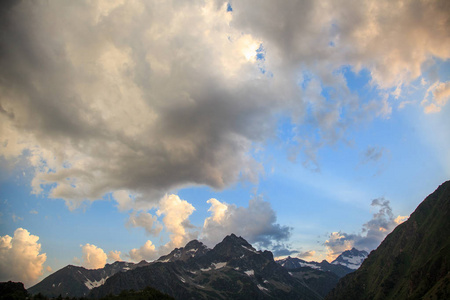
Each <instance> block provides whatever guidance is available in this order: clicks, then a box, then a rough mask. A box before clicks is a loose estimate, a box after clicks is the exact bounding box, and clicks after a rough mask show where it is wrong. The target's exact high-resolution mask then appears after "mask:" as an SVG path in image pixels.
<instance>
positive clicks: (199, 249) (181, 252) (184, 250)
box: [156, 240, 211, 263]
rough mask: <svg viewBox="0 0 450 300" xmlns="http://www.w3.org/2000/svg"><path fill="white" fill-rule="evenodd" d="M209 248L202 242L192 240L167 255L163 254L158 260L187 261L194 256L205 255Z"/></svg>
mask: <svg viewBox="0 0 450 300" xmlns="http://www.w3.org/2000/svg"><path fill="white" fill-rule="evenodd" d="M209 250H211V249H209V248H208V247H206V246H205V245H204V244H203V243H202V242H199V241H197V240H192V241H190V242H189V243H187V244H186V246H185V247H181V248H175V249H174V250H172V252H170V253H169V254H167V255H163V256H161V257H160V258H158V259H157V260H156V262H163V263H166V262H173V261H177V260H181V261H187V260H188V259H190V258H192V257H200V256H203V255H205V254H206V253H207V252H208V251H209Z"/></svg>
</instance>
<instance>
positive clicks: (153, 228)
mask: <svg viewBox="0 0 450 300" xmlns="http://www.w3.org/2000/svg"><path fill="white" fill-rule="evenodd" d="M126 225H127V226H128V227H142V228H144V229H145V232H146V233H147V234H150V235H158V234H159V233H160V232H161V230H162V229H163V227H162V225H161V224H160V223H159V222H158V220H157V217H156V216H153V215H152V214H150V213H148V212H132V213H131V214H130V217H129V218H128V221H127V224H126Z"/></svg>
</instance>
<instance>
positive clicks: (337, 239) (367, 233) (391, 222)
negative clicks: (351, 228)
mask: <svg viewBox="0 0 450 300" xmlns="http://www.w3.org/2000/svg"><path fill="white" fill-rule="evenodd" d="M371 205H372V206H373V207H377V208H379V210H378V212H377V213H375V214H374V215H373V217H372V219H371V220H370V221H368V222H367V223H365V224H363V226H362V230H361V233H358V234H348V233H344V232H332V233H331V234H330V236H329V238H328V239H327V240H326V241H325V247H326V248H327V250H328V256H327V260H329V261H332V260H334V259H335V258H336V257H337V256H338V255H339V254H341V253H342V252H343V251H345V250H350V249H351V248H353V247H355V248H356V249H358V250H366V251H371V250H373V249H375V248H376V247H378V245H379V244H380V243H381V242H382V241H383V240H384V238H385V237H386V235H388V234H389V233H390V232H391V231H392V230H393V229H394V228H395V227H396V226H397V225H398V224H401V223H402V222H404V221H406V220H407V218H408V217H405V216H397V217H395V216H394V214H393V212H392V208H391V206H390V204H389V200H386V199H384V198H378V199H374V200H372V203H371Z"/></svg>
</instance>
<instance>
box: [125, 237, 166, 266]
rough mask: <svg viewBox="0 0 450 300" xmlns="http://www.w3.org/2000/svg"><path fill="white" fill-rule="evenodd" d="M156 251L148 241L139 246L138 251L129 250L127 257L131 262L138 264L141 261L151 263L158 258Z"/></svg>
mask: <svg viewBox="0 0 450 300" xmlns="http://www.w3.org/2000/svg"><path fill="white" fill-rule="evenodd" d="M158 255H159V254H158V251H157V250H156V248H155V245H153V243H152V242H151V241H150V240H148V241H147V242H145V244H144V245H143V246H141V247H140V248H139V249H131V251H130V253H129V256H130V258H131V260H133V261H135V262H139V261H141V260H147V261H152V260H154V259H156V258H158Z"/></svg>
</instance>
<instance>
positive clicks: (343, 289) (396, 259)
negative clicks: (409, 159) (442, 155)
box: [326, 181, 450, 300]
mask: <svg viewBox="0 0 450 300" xmlns="http://www.w3.org/2000/svg"><path fill="white" fill-rule="evenodd" d="M449 272H450V181H447V182H445V183H443V184H442V185H441V186H440V187H439V188H438V189H437V190H436V191H435V192H434V193H432V194H431V195H429V196H428V197H427V198H426V199H425V200H424V201H423V202H422V203H421V204H420V205H419V206H418V207H417V209H416V210H415V211H414V213H412V214H411V216H410V218H409V220H407V221H406V222H404V223H403V224H400V225H399V226H397V228H395V229H394V231H393V232H392V233H391V234H389V235H388V236H387V237H386V238H385V240H384V241H383V242H382V243H381V245H380V246H379V247H378V248H377V249H376V250H375V251H372V252H371V253H370V255H369V257H368V258H367V259H366V260H365V261H364V262H363V264H362V265H361V267H360V268H359V269H358V270H356V271H355V272H354V273H350V274H349V275H347V276H345V277H344V278H342V279H341V280H340V281H339V283H338V285H337V287H336V288H335V289H334V290H333V291H332V292H331V293H330V294H329V295H328V296H327V298H326V299H329V300H332V299H450V273H449Z"/></svg>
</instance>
